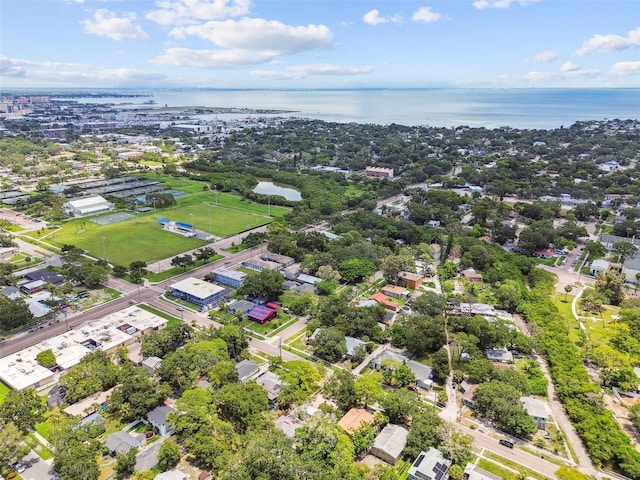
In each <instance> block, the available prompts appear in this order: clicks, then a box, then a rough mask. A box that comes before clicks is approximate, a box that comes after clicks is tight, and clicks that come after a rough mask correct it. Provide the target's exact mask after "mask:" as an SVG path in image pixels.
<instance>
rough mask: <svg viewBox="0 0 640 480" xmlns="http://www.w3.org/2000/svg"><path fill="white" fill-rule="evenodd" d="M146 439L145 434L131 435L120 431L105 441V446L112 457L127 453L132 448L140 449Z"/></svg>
mask: <svg viewBox="0 0 640 480" xmlns="http://www.w3.org/2000/svg"><path fill="white" fill-rule="evenodd" d="M144 442H145V437H144V435H143V434H130V433H128V432H125V431H124V430H118V431H117V432H114V433H112V434H111V435H109V436H108V437H107V439H106V440H105V441H104V445H105V446H106V447H107V450H109V453H110V454H111V455H116V454H118V453H126V452H128V451H129V450H131V449H132V448H140V447H141V446H142V445H144Z"/></svg>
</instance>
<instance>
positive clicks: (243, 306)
mask: <svg viewBox="0 0 640 480" xmlns="http://www.w3.org/2000/svg"><path fill="white" fill-rule="evenodd" d="M255 306H256V304H255V303H253V302H250V301H249V300H238V301H236V302H233V303H232V304H231V305H229V312H231V313H238V312H239V313H241V314H242V315H246V314H247V313H249V312H250V311H251V309H252V308H253V307H255Z"/></svg>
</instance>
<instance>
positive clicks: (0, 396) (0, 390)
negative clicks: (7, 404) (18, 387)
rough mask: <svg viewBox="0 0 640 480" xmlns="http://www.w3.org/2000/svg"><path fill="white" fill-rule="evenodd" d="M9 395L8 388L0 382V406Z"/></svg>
mask: <svg viewBox="0 0 640 480" xmlns="http://www.w3.org/2000/svg"><path fill="white" fill-rule="evenodd" d="M8 394H9V387H7V386H6V385H5V384H4V383H2V382H0V405H2V404H3V403H4V399H5V398H7V395H8Z"/></svg>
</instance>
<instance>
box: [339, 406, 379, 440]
mask: <svg viewBox="0 0 640 480" xmlns="http://www.w3.org/2000/svg"><path fill="white" fill-rule="evenodd" d="M374 422H375V418H374V416H373V414H372V413H370V412H368V411H367V410H365V409H363V408H352V409H351V410H349V411H348V412H347V413H345V414H344V415H343V417H342V418H341V419H340V420H339V421H338V426H339V427H342V429H344V431H345V432H347V433H348V434H350V435H351V434H352V433H353V432H354V431H355V430H357V429H358V428H360V426H361V425H362V424H363V423H367V424H369V425H373V424H374Z"/></svg>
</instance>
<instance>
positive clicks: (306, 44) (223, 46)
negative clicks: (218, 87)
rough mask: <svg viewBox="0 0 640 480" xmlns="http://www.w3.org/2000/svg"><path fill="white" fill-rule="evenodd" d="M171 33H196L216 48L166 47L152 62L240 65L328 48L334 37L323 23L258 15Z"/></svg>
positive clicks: (177, 64)
mask: <svg viewBox="0 0 640 480" xmlns="http://www.w3.org/2000/svg"><path fill="white" fill-rule="evenodd" d="M171 34H172V35H173V36H175V37H178V38H184V37H186V36H187V35H193V36H197V37H200V38H203V39H205V40H208V41H210V42H211V43H213V44H214V45H216V46H217V47H219V48H218V49H214V50H213V49H212V50H206V49H205V50H193V49H188V48H168V49H166V50H165V51H164V52H162V53H161V54H160V55H159V56H158V57H156V58H155V59H154V60H153V62H154V63H157V64H162V65H174V66H190V67H203V68H242V67H247V66H251V65H259V64H262V63H267V62H270V61H272V60H274V59H276V58H277V57H279V56H282V55H292V54H295V53H300V52H305V51H309V50H316V49H320V48H327V47H329V46H330V45H331V42H332V41H333V33H332V32H331V30H330V29H329V28H328V27H326V26H324V25H307V26H298V27H294V26H290V25H285V24H283V23H281V22H277V21H267V20H264V19H259V18H244V19H242V20H226V21H223V22H215V21H212V22H207V23H204V24H201V25H191V26H188V27H178V28H177V29H174V30H173V31H172V32H171Z"/></svg>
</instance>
